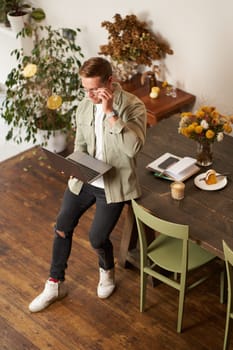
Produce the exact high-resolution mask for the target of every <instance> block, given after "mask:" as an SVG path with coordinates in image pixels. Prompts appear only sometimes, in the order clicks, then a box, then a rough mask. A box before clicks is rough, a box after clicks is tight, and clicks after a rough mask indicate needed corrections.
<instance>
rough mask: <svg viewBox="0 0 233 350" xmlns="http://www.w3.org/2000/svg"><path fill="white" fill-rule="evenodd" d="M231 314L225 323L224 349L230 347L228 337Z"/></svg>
mask: <svg viewBox="0 0 233 350" xmlns="http://www.w3.org/2000/svg"><path fill="white" fill-rule="evenodd" d="M229 322H230V319H229V316H228V314H227V317H226V325H225V334H224V343H223V350H227V349H228V347H229V339H228V334H229Z"/></svg>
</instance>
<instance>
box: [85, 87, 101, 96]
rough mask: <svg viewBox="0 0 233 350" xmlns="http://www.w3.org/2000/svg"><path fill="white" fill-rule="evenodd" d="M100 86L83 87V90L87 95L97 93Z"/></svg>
mask: <svg viewBox="0 0 233 350" xmlns="http://www.w3.org/2000/svg"><path fill="white" fill-rule="evenodd" d="M98 90H99V88H95V89H85V88H83V91H84V92H85V94H86V95H89V94H91V95H96V94H97V92H98Z"/></svg>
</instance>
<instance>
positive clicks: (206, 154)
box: [196, 141, 213, 166]
mask: <svg viewBox="0 0 233 350" xmlns="http://www.w3.org/2000/svg"><path fill="white" fill-rule="evenodd" d="M196 158H197V164H198V165H200V166H209V165H211V164H212V163H213V143H212V142H208V141H207V142H206V141H202V142H197V157H196Z"/></svg>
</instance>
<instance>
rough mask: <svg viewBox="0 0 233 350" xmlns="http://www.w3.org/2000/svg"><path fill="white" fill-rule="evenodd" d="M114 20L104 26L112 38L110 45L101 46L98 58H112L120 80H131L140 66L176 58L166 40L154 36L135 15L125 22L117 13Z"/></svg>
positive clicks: (128, 17)
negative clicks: (171, 56) (172, 56)
mask: <svg viewBox="0 0 233 350" xmlns="http://www.w3.org/2000/svg"><path fill="white" fill-rule="evenodd" d="M113 18H114V21H113V22H110V21H104V22H102V23H101V25H102V27H105V28H106V29H107V31H108V33H109V35H108V44H106V45H101V46H100V52H99V54H101V55H105V56H108V57H109V58H110V60H111V63H112V65H113V68H114V69H115V72H116V74H117V75H119V78H120V80H123V81H124V80H127V79H128V78H131V77H132V75H133V74H135V73H136V72H137V67H138V65H145V66H149V67H150V66H151V65H152V63H153V60H160V59H162V58H164V57H165V56H166V54H170V55H171V54H173V51H172V49H171V48H170V47H169V45H168V44H167V43H166V42H165V40H164V39H162V38H160V37H159V36H157V35H155V34H154V33H153V32H152V31H151V30H150V29H149V28H148V25H147V23H146V22H142V21H140V20H139V19H138V18H137V16H135V15H133V14H132V15H127V16H125V17H124V18H123V17H121V15H120V14H118V13H117V14H115V16H113ZM128 73H129V74H128Z"/></svg>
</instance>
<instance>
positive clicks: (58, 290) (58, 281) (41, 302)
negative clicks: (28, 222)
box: [29, 185, 95, 312]
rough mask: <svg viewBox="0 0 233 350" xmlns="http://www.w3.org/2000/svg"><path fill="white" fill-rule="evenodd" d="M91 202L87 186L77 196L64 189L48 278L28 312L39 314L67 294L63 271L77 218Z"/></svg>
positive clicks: (92, 198) (89, 190)
mask: <svg viewBox="0 0 233 350" xmlns="http://www.w3.org/2000/svg"><path fill="white" fill-rule="evenodd" d="M94 203H95V197H94V196H93V195H92V193H91V188H90V187H88V186H86V185H84V186H83V188H82V191H81V192H80V194H79V195H75V194H73V193H72V192H70V190H69V189H68V188H67V189H66V191H65V193H64V198H63V202H62V206H61V209H60V212H59V214H58V217H57V223H56V226H55V237H54V243H53V254H52V262H51V268H50V278H49V279H48V280H47V281H46V283H45V288H44V290H43V292H42V293H41V294H40V295H39V296H38V297H36V298H35V299H34V300H33V301H32V302H31V304H30V305H29V310H30V311H31V312H38V311H41V310H43V309H45V308H46V307H48V306H49V305H50V304H51V303H53V302H54V301H56V300H59V299H62V298H63V297H65V296H66V295H67V288H66V286H65V284H64V280H65V269H66V268H67V261H68V258H69V255H70V252H71V247H72V236H73V231H74V228H75V227H76V225H77V224H78V221H79V218H80V217H81V216H82V214H83V213H84V212H85V211H86V210H87V209H88V208H89V207H90V206H91V205H92V204H94Z"/></svg>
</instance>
